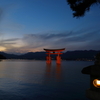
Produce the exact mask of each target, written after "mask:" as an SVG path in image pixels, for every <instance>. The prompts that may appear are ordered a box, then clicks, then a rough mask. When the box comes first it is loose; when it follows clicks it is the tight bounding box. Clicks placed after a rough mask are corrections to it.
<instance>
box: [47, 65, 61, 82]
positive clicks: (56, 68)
mask: <svg viewBox="0 0 100 100" xmlns="http://www.w3.org/2000/svg"><path fill="white" fill-rule="evenodd" d="M58 81H61V65H51V64H47V65H46V72H45V83H51V82H58Z"/></svg>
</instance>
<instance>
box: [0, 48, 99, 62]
mask: <svg viewBox="0 0 100 100" xmlns="http://www.w3.org/2000/svg"><path fill="white" fill-rule="evenodd" d="M99 52H100V50H99V51H96V50H76V51H67V52H65V53H63V54H62V55H61V58H62V59H63V60H95V56H96V54H97V53H99ZM56 56H57V55H51V57H52V59H54V60H55V59H56ZM0 57H1V58H0V59H5V58H7V59H36V60H45V59H46V52H28V53H26V54H22V55H15V54H8V53H4V52H0Z"/></svg>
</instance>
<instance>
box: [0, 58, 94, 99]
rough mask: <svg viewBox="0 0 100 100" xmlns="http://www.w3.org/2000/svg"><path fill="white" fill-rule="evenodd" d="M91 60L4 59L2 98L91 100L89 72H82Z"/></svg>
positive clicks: (0, 85) (1, 65) (0, 80)
mask: <svg viewBox="0 0 100 100" xmlns="http://www.w3.org/2000/svg"><path fill="white" fill-rule="evenodd" d="M93 63H94V62H87V61H62V64H61V66H57V65H56V63H55V61H53V62H52V65H51V66H50V65H46V63H45V61H35V60H33V61H28V60H26V61H19V60H12V61H11V60H5V61H1V62H0V100H88V99H87V98H86V97H85V90H86V89H87V88H89V75H84V74H81V70H82V68H83V67H86V66H88V65H92V64H93Z"/></svg>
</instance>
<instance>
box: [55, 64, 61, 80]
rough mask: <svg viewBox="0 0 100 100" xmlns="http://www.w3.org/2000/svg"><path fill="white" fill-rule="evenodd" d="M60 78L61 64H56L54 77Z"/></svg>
mask: <svg viewBox="0 0 100 100" xmlns="http://www.w3.org/2000/svg"><path fill="white" fill-rule="evenodd" d="M60 78H61V65H60V64H57V65H56V79H57V80H58V79H60Z"/></svg>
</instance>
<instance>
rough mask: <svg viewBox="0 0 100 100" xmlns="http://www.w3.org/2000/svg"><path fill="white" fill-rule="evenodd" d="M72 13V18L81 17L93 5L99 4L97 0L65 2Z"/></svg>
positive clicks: (68, 0) (70, 0)
mask: <svg viewBox="0 0 100 100" xmlns="http://www.w3.org/2000/svg"><path fill="white" fill-rule="evenodd" d="M66 1H67V2H68V5H70V8H71V9H72V11H74V13H73V17H82V16H84V15H85V12H86V11H89V10H90V7H91V6H92V5H94V4H99V3H100V2H99V0H66Z"/></svg>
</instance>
